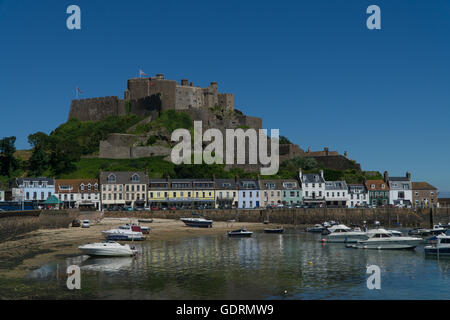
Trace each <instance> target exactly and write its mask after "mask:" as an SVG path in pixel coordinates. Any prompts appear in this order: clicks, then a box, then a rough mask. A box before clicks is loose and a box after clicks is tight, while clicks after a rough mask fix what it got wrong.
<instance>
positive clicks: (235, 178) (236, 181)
mask: <svg viewBox="0 0 450 320" xmlns="http://www.w3.org/2000/svg"><path fill="white" fill-rule="evenodd" d="M238 179H239V177H238V175H237V174H235V175H234V183H235V184H236V187H237V184H238Z"/></svg>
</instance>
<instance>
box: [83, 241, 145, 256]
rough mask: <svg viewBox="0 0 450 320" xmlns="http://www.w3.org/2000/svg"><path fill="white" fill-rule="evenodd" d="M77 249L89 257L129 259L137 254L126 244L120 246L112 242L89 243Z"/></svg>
mask: <svg viewBox="0 0 450 320" xmlns="http://www.w3.org/2000/svg"><path fill="white" fill-rule="evenodd" d="M78 249H80V250H81V251H82V252H83V253H84V254H87V255H90V256H103V257H130V256H133V255H135V254H136V252H137V251H136V250H133V249H132V248H131V247H130V246H129V245H127V244H120V243H117V242H114V241H105V242H98V243H89V244H85V245H83V246H79V247H78Z"/></svg>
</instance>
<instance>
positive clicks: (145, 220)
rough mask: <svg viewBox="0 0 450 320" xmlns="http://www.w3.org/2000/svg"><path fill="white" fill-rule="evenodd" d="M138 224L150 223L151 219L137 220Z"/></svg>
mask: <svg viewBox="0 0 450 320" xmlns="http://www.w3.org/2000/svg"><path fill="white" fill-rule="evenodd" d="M138 222H139V223H152V222H153V219H138Z"/></svg>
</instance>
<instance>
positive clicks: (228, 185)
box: [216, 179, 236, 190]
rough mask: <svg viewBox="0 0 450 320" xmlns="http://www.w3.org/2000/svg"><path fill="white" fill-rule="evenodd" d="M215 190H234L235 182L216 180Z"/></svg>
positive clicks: (232, 180)
mask: <svg viewBox="0 0 450 320" xmlns="http://www.w3.org/2000/svg"><path fill="white" fill-rule="evenodd" d="M216 189H222V190H234V189H236V182H235V181H234V179H216Z"/></svg>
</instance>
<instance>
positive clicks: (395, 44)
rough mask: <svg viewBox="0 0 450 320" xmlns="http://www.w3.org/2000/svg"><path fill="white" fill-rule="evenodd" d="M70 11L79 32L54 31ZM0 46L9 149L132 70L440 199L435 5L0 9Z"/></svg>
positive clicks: (206, 2) (162, 1)
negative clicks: (196, 90) (220, 95)
mask: <svg viewBox="0 0 450 320" xmlns="http://www.w3.org/2000/svg"><path fill="white" fill-rule="evenodd" d="M71 4H77V5H79V6H80V7H81V11H82V30H80V31H69V30H67V28H66V18H67V14H66V8H67V6H68V5H71ZM371 4H376V5H378V6H380V8H381V19H382V22H381V26H382V29H381V30H378V31H377V30H374V31H371V30H368V29H367V28H366V18H367V17H368V15H367V14H366V13H365V12H366V8H367V7H368V6H369V5H371ZM0 46H1V50H0V94H1V98H0V106H1V115H0V137H3V136H10V135H15V136H17V139H18V140H17V144H16V145H17V147H18V148H28V147H29V146H28V143H27V136H28V134H30V133H34V132H36V131H44V132H47V133H48V132H50V131H51V130H52V129H54V128H56V127H57V126H58V125H59V124H61V123H62V122H64V121H66V120H67V115H68V112H69V106H70V101H71V99H73V98H74V96H75V88H76V86H80V87H81V89H82V90H83V92H84V95H83V97H97V96H105V95H118V96H120V97H122V96H123V91H124V89H125V87H126V80H127V79H128V78H131V77H136V76H137V75H138V70H139V68H142V69H143V70H144V71H145V72H146V73H148V74H152V75H153V74H156V73H164V74H165V75H166V77H167V78H170V79H176V80H179V79H181V78H188V79H190V80H192V81H194V83H195V84H196V85H201V86H206V85H208V84H209V82H210V81H218V82H219V89H220V90H221V91H224V92H233V93H235V102H236V106H237V108H238V109H241V110H242V111H244V112H245V113H246V114H249V115H254V116H260V117H262V118H263V119H264V123H263V124H264V127H265V128H269V129H270V128H280V134H281V135H285V136H287V137H289V138H290V139H291V140H292V141H293V142H295V143H297V144H299V145H300V147H302V148H304V149H306V148H308V147H311V148H312V149H313V150H316V149H322V148H323V147H324V146H328V147H329V148H330V150H338V151H340V152H341V153H343V152H344V151H348V153H349V156H350V157H351V158H353V159H356V160H357V161H358V162H360V163H361V164H362V167H363V169H364V170H379V171H384V170H389V172H390V174H391V175H403V174H404V173H405V171H406V170H409V171H411V173H412V176H413V180H415V181H423V180H426V181H429V182H430V183H432V184H434V185H435V186H437V187H438V188H439V189H440V190H441V191H450V171H449V163H450V147H449V145H450V143H449V140H450V139H449V138H450V125H449V120H450V2H449V1H448V0H434V1H425V0H422V1H414V0H408V1H381V0H371V1H365V0H355V1H350V0H345V1H344V0H339V1H338V0H335V1H324V0H322V1H321V0H308V1H297V0H296V1H293V0H292V1H286V0H278V1H262V0H258V1H253V0H251V1H248V0H246V1H242V0H226V1H212V0H195V1H175V0H152V1H131V0H129V1H95V0H89V1H84V0H83V1H82V0H73V1H70V2H69V1H18V0H14V1H12V0H11V1H2V0H0Z"/></svg>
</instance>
